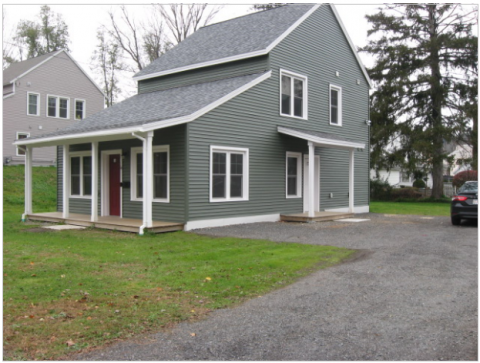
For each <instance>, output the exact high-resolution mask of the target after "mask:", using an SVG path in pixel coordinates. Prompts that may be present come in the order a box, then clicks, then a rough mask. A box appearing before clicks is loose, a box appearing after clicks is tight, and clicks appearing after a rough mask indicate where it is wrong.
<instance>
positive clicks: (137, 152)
mask: <svg viewBox="0 0 480 363" xmlns="http://www.w3.org/2000/svg"><path fill="white" fill-rule="evenodd" d="M130 180H131V195H130V197H131V199H132V200H136V201H141V200H143V148H142V147H135V148H132V157H131V176H130ZM153 201H154V202H164V203H168V202H169V201H170V147H169V145H162V146H154V147H153Z"/></svg>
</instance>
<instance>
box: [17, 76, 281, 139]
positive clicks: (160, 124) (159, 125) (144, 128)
mask: <svg viewBox="0 0 480 363" xmlns="http://www.w3.org/2000/svg"><path fill="white" fill-rule="evenodd" d="M271 75H272V71H268V72H266V73H264V74H262V75H261V76H259V77H257V78H255V79H254V80H252V81H250V82H249V83H247V84H245V85H243V86H242V87H239V88H237V89H236V90H234V91H232V92H230V93H229V94H227V95H225V96H223V97H222V98H220V99H218V100H216V101H215V102H212V103H211V104H209V105H207V106H205V107H204V108H202V109H200V110H198V111H196V112H194V113H192V114H191V115H187V116H182V117H177V118H172V119H167V120H161V121H156V122H150V123H148V124H144V125H139V126H132V127H125V128H118V129H111V130H99V131H91V132H84V133H78V134H70V135H68V134H67V135H59V136H52V137H45V138H41V139H33V140H29V141H23V142H22V141H16V142H15V143H14V145H35V144H44V143H47V142H59V143H62V144H63V143H65V140H72V142H75V139H82V138H94V137H99V138H101V137H105V136H113V135H122V134H131V133H132V132H148V131H153V130H158V129H163V128H167V127H171V126H175V125H180V124H184V123H188V122H191V121H193V120H195V119H197V118H198V117H200V116H202V115H204V114H206V113H207V112H209V111H211V110H213V109H215V108H216V107H218V106H220V105H222V104H223V103H225V102H227V101H229V100H231V99H232V98H234V97H236V96H238V95H240V94H241V93H243V92H245V91H247V90H248V89H250V88H252V87H254V86H255V85H257V84H259V83H261V82H263V81H264V80H266V79H268V78H270V77H271ZM47 102H48V97H47ZM47 106H48V104H47Z"/></svg>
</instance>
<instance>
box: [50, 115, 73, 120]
mask: <svg viewBox="0 0 480 363" xmlns="http://www.w3.org/2000/svg"><path fill="white" fill-rule="evenodd" d="M47 117H48V118H58V119H59V120H70V117H60V116H48V115H47Z"/></svg>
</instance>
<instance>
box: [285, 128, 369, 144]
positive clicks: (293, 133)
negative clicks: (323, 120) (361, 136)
mask: <svg viewBox="0 0 480 363" xmlns="http://www.w3.org/2000/svg"><path fill="white" fill-rule="evenodd" d="M277 130H278V132H280V133H281V134H285V135H290V136H294V137H298V138H300V139H304V140H307V141H311V142H313V143H314V144H315V146H320V147H322V146H323V147H338V148H347V149H365V144H362V143H358V142H353V141H343V140H334V139H325V138H322V137H317V136H313V135H309V134H305V133H303V132H300V131H294V130H290V129H288V128H285V127H281V126H279V127H278V128H277Z"/></svg>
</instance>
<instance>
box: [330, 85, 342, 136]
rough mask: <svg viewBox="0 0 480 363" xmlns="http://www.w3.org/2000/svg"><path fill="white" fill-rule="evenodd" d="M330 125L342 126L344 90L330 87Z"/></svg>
mask: <svg viewBox="0 0 480 363" xmlns="http://www.w3.org/2000/svg"><path fill="white" fill-rule="evenodd" d="M330 125H336V126H342V88H341V87H338V86H334V85H332V84H331V85H330Z"/></svg>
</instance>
